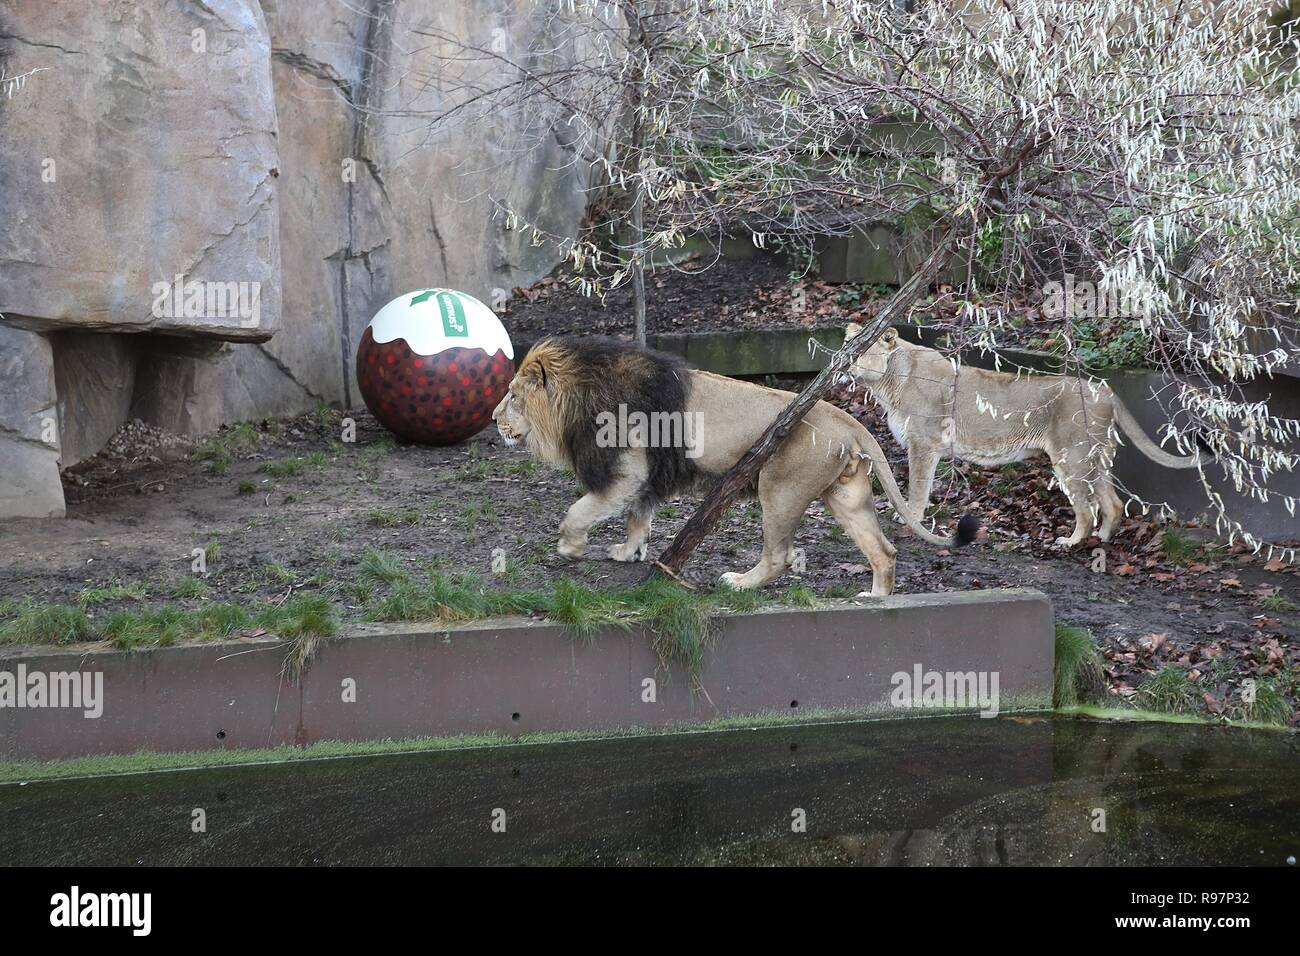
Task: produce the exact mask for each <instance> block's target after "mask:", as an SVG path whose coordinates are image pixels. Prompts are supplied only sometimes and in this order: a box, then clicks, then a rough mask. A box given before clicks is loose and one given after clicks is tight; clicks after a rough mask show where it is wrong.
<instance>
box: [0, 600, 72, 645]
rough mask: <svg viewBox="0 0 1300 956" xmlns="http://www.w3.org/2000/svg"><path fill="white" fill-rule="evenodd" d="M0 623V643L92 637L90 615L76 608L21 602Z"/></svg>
mask: <svg viewBox="0 0 1300 956" xmlns="http://www.w3.org/2000/svg"><path fill="white" fill-rule="evenodd" d="M6 617H7V620H5V621H4V623H2V624H0V644H58V645H64V644H75V643H77V642H78V641H89V640H93V639H94V628H93V627H92V626H91V623H90V617H89V616H88V615H87V614H86V612H85V611H84V610H83V609H81V608H79V607H69V606H67V605H63V604H47V605H36V604H24V605H18V606H17V607H16V608H11V609H10V613H9V614H8V615H6Z"/></svg>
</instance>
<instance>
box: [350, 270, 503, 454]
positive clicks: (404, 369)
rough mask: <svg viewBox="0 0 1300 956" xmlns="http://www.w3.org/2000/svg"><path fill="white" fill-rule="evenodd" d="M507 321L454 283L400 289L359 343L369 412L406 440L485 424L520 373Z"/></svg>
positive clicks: (432, 438) (462, 435) (435, 440)
mask: <svg viewBox="0 0 1300 956" xmlns="http://www.w3.org/2000/svg"><path fill="white" fill-rule="evenodd" d="M514 357H515V350H514V348H513V347H512V346H511V344H510V336H509V335H507V334H506V330H505V326H503V325H502V324H501V320H500V319H498V318H497V317H496V315H495V314H493V312H492V310H491V309H489V308H488V307H487V306H486V305H484V304H483V303H482V302H480V301H479V300H478V299H475V298H474V297H473V296H468V295H466V294H465V293H463V292H455V291H453V290H451V289H422V290H420V291H419V292H408V293H407V294H406V295H402V296H398V297H397V298H396V299H394V300H393V301H392V302H390V303H388V305H386V306H384V307H383V308H382V309H380V310H379V314H378V315H376V316H375V317H374V319H372V320H371V322H370V325H369V326H368V327H367V328H366V331H365V332H364V333H363V334H362V336H361V345H360V346H359V347H358V348H357V384H358V386H360V388H361V397H362V398H364V399H365V400H366V407H367V408H369V409H370V413H371V414H372V415H374V416H375V418H377V419H379V422H380V424H382V425H383V426H384V427H385V428H387V429H388V430H389V431H391V432H393V433H394V434H395V435H398V436H399V437H401V438H405V439H406V440H407V441H413V442H419V443H421V444H427V445H452V444H455V443H456V442H458V441H464V440H465V439H466V438H468V437H469V436H470V435H473V434H474V433H475V432H477V431H480V430H481V429H482V428H483V427H484V426H485V425H487V424H488V422H490V421H491V420H492V409H494V408H495V407H496V405H497V403H498V402H499V401H501V398H502V396H504V395H505V393H506V389H507V388H509V386H510V379H511V377H512V376H513V375H514V373H515V366H514Z"/></svg>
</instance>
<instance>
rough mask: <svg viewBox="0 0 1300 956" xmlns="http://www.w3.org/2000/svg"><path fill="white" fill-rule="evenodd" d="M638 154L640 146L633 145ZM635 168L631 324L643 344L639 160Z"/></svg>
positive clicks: (642, 204)
mask: <svg viewBox="0 0 1300 956" xmlns="http://www.w3.org/2000/svg"><path fill="white" fill-rule="evenodd" d="M633 148H634V149H636V150H637V154H638V156H639V155H640V146H639V145H634V147H633ZM636 166H637V169H636V175H637V180H636V193H635V196H634V198H633V200H632V256H633V258H632V324H633V330H634V332H635V335H636V341H637V344H638V345H645V226H644V225H643V223H642V218H641V217H642V211H643V209H644V207H645V186H644V185H643V184H642V182H641V178H640V177H641V162H640V160H639V159H638V161H637V164H636Z"/></svg>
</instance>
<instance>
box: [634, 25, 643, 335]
mask: <svg viewBox="0 0 1300 956" xmlns="http://www.w3.org/2000/svg"><path fill="white" fill-rule="evenodd" d="M632 8H633V11H634V12H633V19H632V46H633V49H634V50H637V55H638V56H644V55H646V49H647V44H646V36H645V25H644V24H643V23H642V21H641V0H632ZM644 102H645V73H644V71H643V69H642V67H641V65H640V64H639V63H638V66H637V70H636V73H635V74H634V76H633V77H632V136H631V149H632V236H631V239H632V324H633V332H634V335H635V337H636V341H637V344H638V345H645V344H646V343H645V252H646V249H645V220H644V215H645V183H644V182H643V181H642V179H641V174H642V171H643V169H644V165H643V163H642V147H643V146H644V145H645V124H644V123H643V122H642V120H641V109H642V106H643V104H644Z"/></svg>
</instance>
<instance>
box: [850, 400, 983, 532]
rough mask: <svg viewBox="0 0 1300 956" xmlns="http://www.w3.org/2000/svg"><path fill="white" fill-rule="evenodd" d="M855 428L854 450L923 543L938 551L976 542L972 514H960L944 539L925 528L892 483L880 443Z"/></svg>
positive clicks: (976, 526)
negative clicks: (869, 465) (866, 460)
mask: <svg viewBox="0 0 1300 956" xmlns="http://www.w3.org/2000/svg"><path fill="white" fill-rule="evenodd" d="M858 428H859V433H858V442H859V445H860V447H859V448H858V449H857V451H858V453H859V454H860V455H865V456H866V457H867V458H870V459H871V463H872V465H873V466H875V468H874V470H875V472H876V475H877V476H878V477H879V479H880V487H881V488H883V489H885V497H886V498H888V499H889V503H890V504H891V505H893V506H894V510H895V511H897V512H898V513H899V514H900V515H902V516H903V520H904V521H906V522H907V526H908V527H909V528H911V529H912V530H913V531H915V532H916V533H917V535H919V536H920V537H922V538H924V539H925V540H926V541H929V542H930V543H931V544H937V545H938V546H939V547H941V548H947V547H951V546H952V545H954V544H955V545H957V546H959V547H960V546H961V545H963V544H970V543H971V542H972V541H974V540H975V532H977V531H979V527H980V523H979V519H978V518H976V517H975V516H974V515H972V514H964V515H962V516H961V520H960V521H958V522H957V532H956V534H950V535H948V536H947V537H942V536H940V535H937V534H935V533H934V532H933V531H931V530H930V529H929V528H927V527H925V525H923V524H922V523H921V521H920V519H919V518H917V516H916V515H915V514H913V513H912V508H911V505H909V504H908V502H907V501H906V500H905V499H904V498H903V493H902V492H901V491H899V489H898V482H896V481H894V471H893V469H892V468H890V467H889V460H888V459H887V458H885V453H884V451H883V450H881V447H880V444H879V442H877V441H876V439H875V437H874V436H872V434H871V432H869V431H867V429H866V428H865V427H864V426H863V425H862V423H861V422H859V423H858Z"/></svg>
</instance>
